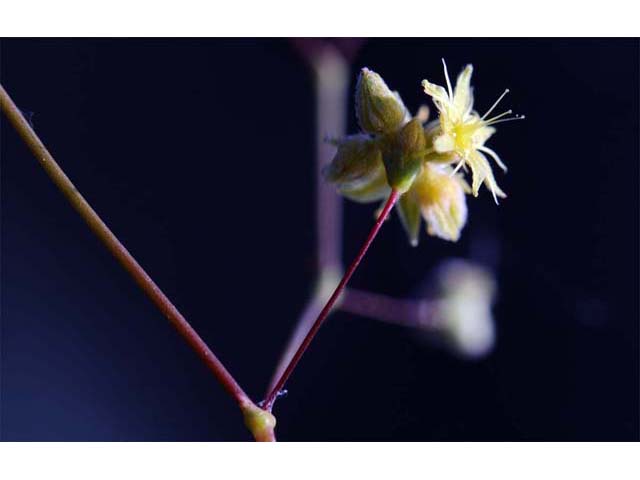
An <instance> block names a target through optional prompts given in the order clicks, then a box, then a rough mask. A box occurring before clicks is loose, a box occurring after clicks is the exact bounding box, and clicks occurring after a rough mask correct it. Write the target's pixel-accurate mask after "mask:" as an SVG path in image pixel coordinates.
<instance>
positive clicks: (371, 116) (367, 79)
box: [356, 68, 407, 135]
mask: <svg viewBox="0 0 640 480" xmlns="http://www.w3.org/2000/svg"><path fill="white" fill-rule="evenodd" d="M406 112H407V109H406V108H405V106H404V104H403V103H402V101H401V100H400V97H399V96H398V95H397V94H394V93H393V92H392V91H391V90H390V89H389V87H387V84H386V83H385V82H384V80H383V79H382V77H381V76H380V75H378V74H377V73H375V72H373V71H371V70H369V69H368V68H363V69H362V71H361V72H360V76H359V77H358V84H357V85H356V115H357V116H358V122H359V123H360V128H362V130H364V131H365V132H367V133H370V134H372V135H384V134H387V133H392V132H394V131H396V130H397V129H398V128H400V127H401V126H402V124H403V123H404V121H405V119H406Z"/></svg>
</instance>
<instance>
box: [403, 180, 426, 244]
mask: <svg viewBox="0 0 640 480" xmlns="http://www.w3.org/2000/svg"><path fill="white" fill-rule="evenodd" d="M398 216H399V217H400V223H402V226H403V227H404V230H405V232H407V236H408V237H409V243H411V245H412V246H414V247H415V246H417V245H418V239H419V237H420V223H421V221H422V217H421V213H420V204H419V203H418V199H417V198H416V197H415V194H414V192H413V191H411V190H409V191H408V192H407V193H405V194H404V195H402V196H401V197H400V200H399V201H398Z"/></svg>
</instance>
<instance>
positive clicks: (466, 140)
mask: <svg viewBox="0 0 640 480" xmlns="http://www.w3.org/2000/svg"><path fill="white" fill-rule="evenodd" d="M443 63H444V61H443ZM444 71H445V79H446V83H447V88H446V89H445V88H444V87H441V86H439V85H436V84H433V83H431V82H429V81H427V80H424V81H423V82H422V86H423V88H424V91H425V93H427V94H428V95H429V96H430V97H431V98H432V100H433V103H434V104H435V106H436V108H437V110H438V113H439V118H438V119H437V120H434V121H431V122H428V119H429V109H428V108H427V107H422V108H420V110H419V111H418V113H417V115H415V116H412V115H411V114H410V113H409V110H408V109H407V108H406V107H405V105H404V103H403V102H402V99H401V98H400V95H399V94H398V93H397V92H393V91H391V90H390V89H389V87H388V86H387V84H386V83H385V82H384V80H383V79H382V77H380V75H378V74H377V73H375V72H373V71H371V70H369V69H367V68H363V69H362V71H361V72H360V76H359V78H358V84H357V87H356V115H357V118H358V123H359V125H360V128H361V129H362V133H359V134H356V135H350V136H347V137H346V138H343V139H340V140H335V141H334V142H335V144H336V146H337V152H336V155H335V157H334V159H333V161H332V162H331V164H330V165H329V166H328V167H327V169H326V170H325V174H326V177H327V179H328V180H329V181H330V182H332V183H334V184H335V185H336V187H337V188H338V191H339V192H340V193H341V194H342V195H344V196H345V197H347V198H349V199H352V200H355V201H357V202H373V201H380V200H384V199H386V198H387V197H388V196H389V194H390V192H391V190H396V191H398V192H399V193H401V194H402V196H401V197H400V200H399V203H398V213H399V216H400V219H401V221H402V225H403V226H404V228H405V230H406V232H407V235H408V236H409V241H410V242H411V244H412V245H417V244H418V238H419V234H420V225H421V223H422V219H423V218H424V220H425V221H426V224H427V233H429V235H433V236H437V237H440V238H442V239H445V240H450V241H457V240H458V238H459V237H460V232H461V230H462V228H463V227H464V225H465V223H466V221H467V204H466V197H465V194H468V193H473V195H474V196H477V195H478V190H479V188H480V186H481V185H482V184H484V185H485V186H486V187H487V188H488V189H489V190H490V191H491V193H492V195H493V197H494V199H495V201H496V203H497V202H498V197H505V196H506V195H505V194H504V192H503V191H502V190H501V189H500V187H498V184H497V183H496V180H495V178H494V176H493V171H492V169H491V165H490V164H489V161H488V159H487V155H488V156H489V157H491V158H492V159H493V160H494V161H495V162H496V163H497V164H498V166H499V167H500V168H502V169H503V170H504V171H506V167H505V165H504V163H503V162H502V161H501V159H500V157H498V155H497V154H496V153H495V152H494V151H493V150H492V149H490V148H489V147H487V146H485V143H486V141H487V140H488V139H489V137H491V136H492V135H493V134H494V133H495V131H496V129H495V128H494V126H493V125H495V124H496V123H499V122H502V121H505V120H512V119H519V118H524V117H517V116H516V117H510V118H505V117H507V116H508V115H509V114H511V111H510V110H508V111H506V112H504V113H501V114H499V115H495V116H493V117H490V118H488V117H489V114H490V113H491V112H492V111H493V109H494V108H495V107H496V106H497V105H498V103H499V102H500V100H502V98H503V97H504V95H505V94H506V93H507V92H508V90H506V91H505V92H504V93H503V94H502V95H501V96H500V98H498V100H497V101H496V102H495V103H494V104H493V106H492V107H491V108H490V109H489V110H488V111H487V112H486V113H485V114H484V115H482V116H480V115H479V114H478V113H477V112H476V111H474V110H473V94H472V88H471V74H472V72H473V67H472V66H471V65H468V66H466V67H465V68H464V69H463V70H462V72H461V73H460V75H459V76H458V79H457V82H456V85H455V89H453V88H452V86H451V82H450V80H449V75H448V72H447V67H446V64H445V66H444ZM460 169H462V170H463V171H464V172H467V171H469V170H470V171H471V177H472V178H471V186H469V185H468V184H467V182H466V181H465V179H464V176H463V174H462V172H460Z"/></svg>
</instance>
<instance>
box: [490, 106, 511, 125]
mask: <svg viewBox="0 0 640 480" xmlns="http://www.w3.org/2000/svg"><path fill="white" fill-rule="evenodd" d="M512 113H513V110H507V111H506V112H502V113H501V114H499V115H496V116H495V117H491V118H490V119H489V120H485V123H486V124H487V125H491V124H492V123H493V122H495V121H496V120H498V119H499V118H502V117H504V116H505V115H511V114H512Z"/></svg>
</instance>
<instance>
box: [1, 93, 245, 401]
mask: <svg viewBox="0 0 640 480" xmlns="http://www.w3.org/2000/svg"><path fill="white" fill-rule="evenodd" d="M0 109H1V110H2V111H3V112H4V113H5V115H6V116H7V118H8V119H9V122H11V124H12V125H13V127H14V128H15V129H16V131H17V132H18V134H19V135H20V137H22V140H24V142H25V143H26V144H27V146H28V147H29V149H30V150H31V152H32V153H33V155H34V156H35V157H36V159H37V160H38V162H40V165H42V168H44V170H45V171H46V172H47V175H49V177H50V178H51V180H52V181H53V183H55V185H56V186H57V187H58V188H59V189H60V191H61V192H62V194H63V195H64V196H65V197H66V199H67V200H68V201H69V203H71V205H72V206H73V208H75V210H76V211H77V212H78V214H80V216H81V217H82V219H83V220H84V221H85V222H86V223H87V225H88V226H89V228H90V229H91V230H92V231H93V233H95V235H96V236H97V237H98V238H99V239H100V241H101V242H102V243H103V244H104V246H105V247H107V249H108V250H109V251H110V252H111V253H112V254H113V256H114V257H116V259H117V260H118V262H120V264H121V265H122V266H123V267H124V269H125V270H126V271H127V272H128V273H129V275H131V276H132V277H133V279H134V280H135V281H136V283H137V284H138V286H139V287H140V288H141V289H142V290H143V291H144V293H146V294H147V296H148V297H149V298H150V299H151V300H152V301H153V303H154V304H155V305H156V306H157V307H158V309H160V311H161V312H162V313H163V314H164V316H165V317H167V319H168V320H169V321H170V322H171V324H172V325H173V326H174V327H175V328H176V330H178V333H180V335H182V337H183V338H184V339H185V340H186V341H187V343H188V344H189V345H190V346H191V348H192V349H193V350H195V352H196V353H197V354H198V355H199V356H200V358H201V359H202V361H203V362H204V363H205V364H206V365H207V367H209V369H210V370H211V371H212V372H213V374H214V376H215V377H216V379H217V380H218V382H220V384H221V385H222V386H223V387H224V389H225V390H226V391H227V393H229V395H231V396H232V397H233V398H234V399H235V400H236V402H238V404H239V406H240V407H241V408H242V409H243V411H244V410H245V409H246V408H248V406H250V405H253V402H252V401H251V400H250V399H249V397H248V396H247V394H246V393H245V392H244V391H243V390H242V388H241V387H240V385H238V382H236V380H235V379H234V378H233V376H232V375H231V374H230V373H229V372H228V370H227V369H226V368H225V367H224V365H223V364H222V362H220V360H218V357H216V356H215V354H214V353H213V352H212V351H211V349H210V348H209V347H208V346H207V344H206V343H205V342H204V340H202V338H201V337H200V336H199V335H198V333H197V332H196V331H195V330H194V329H193V327H191V325H189V322H187V320H186V319H185V318H184V317H183V316H182V314H181V313H180V312H179V311H178V309H177V308H176V307H175V306H174V305H173V304H172V303H171V301H170V300H169V299H168V298H167V297H166V295H165V294H164V293H162V290H160V288H159V287H158V286H157V285H156V284H155V282H154V281H153V280H152V279H151V277H149V275H148V274H147V272H145V271H144V269H143V268H142V267H141V266H140V264H139V263H138V262H137V261H136V260H135V258H133V257H132V256H131V254H130V253H129V251H128V250H127V249H126V248H125V246H124V245H123V244H122V243H120V241H119V240H118V239H117V238H116V236H115V235H114V234H113V232H111V230H110V229H109V227H107V225H106V224H105V223H104V222H103V221H102V219H101V218H100V217H99V216H98V214H97V213H96V212H95V211H94V210H93V208H91V205H89V204H88V203H87V201H86V200H85V199H84V197H83V196H82V195H81V194H80V192H78V190H77V189H76V187H75V185H74V184H73V183H72V182H71V180H69V177H67V175H66V174H65V173H64V171H63V170H62V169H61V168H60V166H59V165H58V164H57V163H56V161H55V160H54V158H53V156H52V155H51V154H50V153H49V151H48V150H47V148H46V147H45V146H44V144H43V143H42V141H41V140H40V138H39V137H38V135H37V134H36V133H35V132H34V131H33V128H31V125H29V123H28V122H27V121H26V120H25V118H24V117H23V115H22V113H21V112H20V110H19V109H18V107H16V105H15V104H14V103H13V100H11V97H10V96H9V94H8V93H7V92H6V90H5V89H4V88H3V87H2V85H0Z"/></svg>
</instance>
